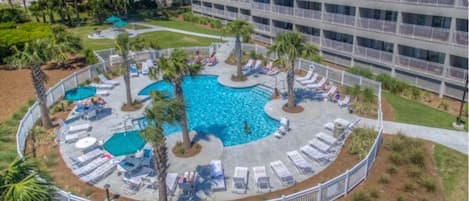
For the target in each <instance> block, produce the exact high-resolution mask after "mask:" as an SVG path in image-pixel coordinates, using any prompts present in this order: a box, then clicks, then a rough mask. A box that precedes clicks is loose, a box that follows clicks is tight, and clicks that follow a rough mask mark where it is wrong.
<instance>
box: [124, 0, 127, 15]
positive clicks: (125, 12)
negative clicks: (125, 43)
mask: <svg viewBox="0 0 469 201" xmlns="http://www.w3.org/2000/svg"><path fill="white" fill-rule="evenodd" d="M124 16H125V18H126V19H127V17H128V16H127V0H124Z"/></svg>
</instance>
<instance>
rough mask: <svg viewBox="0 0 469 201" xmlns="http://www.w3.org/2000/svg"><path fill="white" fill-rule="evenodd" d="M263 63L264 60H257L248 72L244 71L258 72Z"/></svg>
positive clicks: (249, 72) (247, 73)
mask: <svg viewBox="0 0 469 201" xmlns="http://www.w3.org/2000/svg"><path fill="white" fill-rule="evenodd" d="M261 65H262V60H260V59H258V60H256V63H255V64H254V66H253V67H251V68H249V69H248V70H247V71H246V72H244V75H249V74H256V73H258V72H259V71H260V70H261Z"/></svg>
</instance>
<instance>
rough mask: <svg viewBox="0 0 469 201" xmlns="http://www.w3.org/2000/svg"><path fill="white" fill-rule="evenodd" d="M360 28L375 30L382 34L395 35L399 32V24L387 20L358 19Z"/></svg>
mask: <svg viewBox="0 0 469 201" xmlns="http://www.w3.org/2000/svg"><path fill="white" fill-rule="evenodd" d="M357 22H358V25H357V26H358V27H362V28H365V29H373V30H378V31H382V32H392V33H395V32H396V30H397V23H396V22H393V21H386V20H376V19H371V18H363V17H360V18H358V21H357Z"/></svg>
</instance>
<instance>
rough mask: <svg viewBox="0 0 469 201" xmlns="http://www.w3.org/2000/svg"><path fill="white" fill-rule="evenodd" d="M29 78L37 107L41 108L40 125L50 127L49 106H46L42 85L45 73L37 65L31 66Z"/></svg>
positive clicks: (44, 90) (44, 89) (44, 88)
mask: <svg viewBox="0 0 469 201" xmlns="http://www.w3.org/2000/svg"><path fill="white" fill-rule="evenodd" d="M31 79H32V81H33V87H34V90H35V92H36V98H37V101H38V102H39V109H40V110H41V122H42V126H44V127H45V128H46V129H48V128H51V127H52V122H51V120H50V117H49V108H47V96H46V87H45V86H44V82H45V75H44V72H42V70H41V67H40V66H39V65H36V64H34V65H32V66H31Z"/></svg>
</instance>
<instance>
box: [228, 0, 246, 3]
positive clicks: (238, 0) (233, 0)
mask: <svg viewBox="0 0 469 201" xmlns="http://www.w3.org/2000/svg"><path fill="white" fill-rule="evenodd" d="M231 1H232V2H239V3H249V2H250V0H231Z"/></svg>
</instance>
